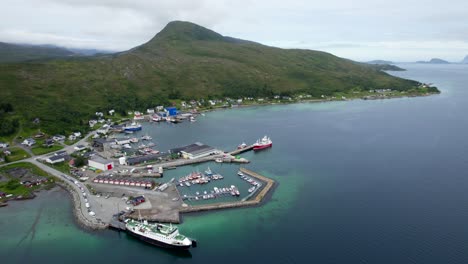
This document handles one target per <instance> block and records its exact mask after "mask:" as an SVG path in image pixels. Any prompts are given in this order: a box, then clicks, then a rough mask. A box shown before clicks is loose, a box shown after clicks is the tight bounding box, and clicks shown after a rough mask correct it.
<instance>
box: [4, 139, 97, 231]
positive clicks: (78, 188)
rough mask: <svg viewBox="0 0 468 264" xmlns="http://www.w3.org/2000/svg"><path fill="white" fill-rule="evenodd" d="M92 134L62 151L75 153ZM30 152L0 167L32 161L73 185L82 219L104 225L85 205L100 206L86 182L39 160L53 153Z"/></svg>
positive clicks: (92, 223)
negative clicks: (38, 154) (76, 147)
mask: <svg viewBox="0 0 468 264" xmlns="http://www.w3.org/2000/svg"><path fill="white" fill-rule="evenodd" d="M92 135H94V132H91V133H89V134H88V135H86V136H85V137H84V138H82V139H81V140H79V141H78V142H76V143H75V144H73V145H70V146H66V147H65V148H63V149H61V150H60V151H63V150H65V151H66V152H67V153H68V154H71V153H73V152H74V151H75V150H74V147H75V146H77V145H84V144H85V143H86V140H87V139H88V138H89V137H90V136H92ZM18 146H19V147H21V148H23V149H28V148H26V147H24V146H22V145H18ZM28 150H29V149H28ZM28 152H30V150H29V151H28ZM30 154H31V156H32V157H30V158H27V159H24V160H19V161H15V162H10V163H6V164H2V165H0V167H3V166H6V165H10V164H15V163H20V162H29V163H32V164H34V165H36V166H37V167H39V168H40V169H42V170H43V171H45V172H47V173H48V174H50V175H53V176H55V177H57V178H59V179H62V180H63V181H64V182H66V183H68V185H69V186H71V188H72V189H73V191H75V192H76V194H77V195H78V197H79V199H80V203H79V206H78V208H79V209H78V212H77V213H79V214H81V216H82V217H80V218H82V220H84V221H87V222H88V223H89V224H91V225H93V226H97V225H102V223H100V221H99V220H98V219H99V216H98V215H95V216H91V215H89V213H88V209H87V208H86V206H85V204H86V201H87V202H88V203H89V204H90V209H91V210H92V209H93V207H94V208H97V206H98V204H97V203H96V202H95V199H94V197H92V196H91V193H90V191H89V190H88V188H87V187H86V186H85V185H84V184H82V183H80V182H78V183H77V184H76V183H75V179H74V178H73V177H71V176H69V175H65V174H64V173H62V172H60V171H58V170H56V169H54V168H51V167H49V166H47V165H45V164H44V163H41V162H39V161H38V160H43V159H45V158H46V157H48V156H50V155H52V154H53V153H48V154H44V155H40V156H35V155H34V154H32V153H30ZM70 179H73V182H72V181H70ZM83 193H85V194H86V198H85V196H84V194H83ZM91 197H92V198H91Z"/></svg>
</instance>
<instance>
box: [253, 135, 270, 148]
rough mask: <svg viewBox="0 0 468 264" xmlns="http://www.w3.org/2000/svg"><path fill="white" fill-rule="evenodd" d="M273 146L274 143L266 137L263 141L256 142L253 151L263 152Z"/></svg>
mask: <svg viewBox="0 0 468 264" xmlns="http://www.w3.org/2000/svg"><path fill="white" fill-rule="evenodd" d="M272 146H273V142H272V141H271V139H270V138H269V137H267V136H264V137H263V138H262V139H259V140H257V142H255V144H254V147H253V150H261V149H266V148H271V147H272Z"/></svg>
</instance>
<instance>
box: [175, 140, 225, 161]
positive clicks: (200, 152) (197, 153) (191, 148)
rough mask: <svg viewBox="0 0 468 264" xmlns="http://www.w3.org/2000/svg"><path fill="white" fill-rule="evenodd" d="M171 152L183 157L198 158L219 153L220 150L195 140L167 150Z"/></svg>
mask: <svg viewBox="0 0 468 264" xmlns="http://www.w3.org/2000/svg"><path fill="white" fill-rule="evenodd" d="M169 152H170V153H171V154H178V155H180V156H182V157H183V158H184V159H198V158H203V157H206V156H209V155H215V154H219V153H220V152H221V151H220V150H217V149H215V148H213V147H210V146H208V145H205V144H202V143H200V142H197V143H195V144H191V145H187V146H184V147H180V148H174V149H171V150H169Z"/></svg>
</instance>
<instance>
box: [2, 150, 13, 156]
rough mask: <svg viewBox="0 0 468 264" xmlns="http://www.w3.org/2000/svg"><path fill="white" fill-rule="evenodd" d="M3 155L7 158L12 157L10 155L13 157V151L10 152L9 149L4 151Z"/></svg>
mask: <svg viewBox="0 0 468 264" xmlns="http://www.w3.org/2000/svg"><path fill="white" fill-rule="evenodd" d="M3 154H4V155H5V156H10V155H11V151H9V150H8V149H6V150H4V151H3Z"/></svg>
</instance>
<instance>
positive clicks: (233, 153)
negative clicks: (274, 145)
mask: <svg viewBox="0 0 468 264" xmlns="http://www.w3.org/2000/svg"><path fill="white" fill-rule="evenodd" d="M253 148H254V145H250V146H247V147H245V148H241V149H236V150H234V151H231V152H229V154H230V155H232V156H237V155H239V154H241V153H244V152H247V151H250V150H252V149H253Z"/></svg>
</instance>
